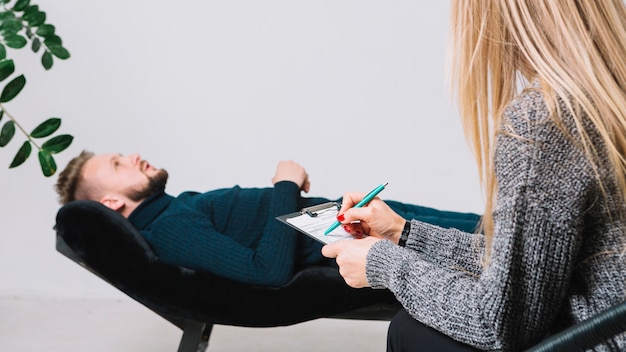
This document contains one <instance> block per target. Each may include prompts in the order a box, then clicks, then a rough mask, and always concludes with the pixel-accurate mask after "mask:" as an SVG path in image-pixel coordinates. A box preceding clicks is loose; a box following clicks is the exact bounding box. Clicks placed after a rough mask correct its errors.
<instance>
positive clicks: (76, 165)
mask: <svg viewBox="0 0 626 352" xmlns="http://www.w3.org/2000/svg"><path fill="white" fill-rule="evenodd" d="M93 156H94V153H92V152H89V151H86V150H83V151H82V152H81V153H80V155H78V156H77V157H74V158H73V159H72V160H70V162H69V163H68V164H67V166H66V167H65V169H64V170H63V171H61V173H60V174H59V178H58V179H57V183H56V184H55V185H54V189H55V191H56V192H57V194H58V195H59V203H61V204H67V203H69V202H71V201H73V200H76V195H77V193H78V191H80V183H81V182H82V181H83V177H82V171H83V166H85V163H86V162H87V161H88V160H89V159H91V158H92V157H93Z"/></svg>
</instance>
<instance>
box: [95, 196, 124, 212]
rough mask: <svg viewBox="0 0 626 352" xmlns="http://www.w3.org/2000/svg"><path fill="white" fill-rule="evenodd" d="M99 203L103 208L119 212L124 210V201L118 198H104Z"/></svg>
mask: <svg viewBox="0 0 626 352" xmlns="http://www.w3.org/2000/svg"><path fill="white" fill-rule="evenodd" d="M100 203H102V204H104V205H105V206H107V207H109V208H111V209H113V210H115V211H117V212H119V211H120V210H121V209H122V208H124V205H125V204H124V200H123V199H120V198H118V197H104V198H102V199H101V200H100Z"/></svg>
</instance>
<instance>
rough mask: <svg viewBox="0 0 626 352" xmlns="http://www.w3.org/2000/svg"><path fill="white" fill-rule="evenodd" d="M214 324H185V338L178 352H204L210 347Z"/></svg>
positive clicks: (189, 322)
mask: <svg viewBox="0 0 626 352" xmlns="http://www.w3.org/2000/svg"><path fill="white" fill-rule="evenodd" d="M211 330H213V324H210V323H200V322H197V321H187V322H185V323H184V324H183V337H182V338H181V339H180V344H179V345H178V352H204V351H206V349H207V347H208V346H209V337H211Z"/></svg>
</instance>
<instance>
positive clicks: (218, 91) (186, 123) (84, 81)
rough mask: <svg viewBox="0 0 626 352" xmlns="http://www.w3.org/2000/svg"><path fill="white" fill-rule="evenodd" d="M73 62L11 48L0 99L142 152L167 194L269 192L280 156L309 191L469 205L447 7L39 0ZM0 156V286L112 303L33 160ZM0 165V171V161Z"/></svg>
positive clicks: (474, 206)
mask: <svg viewBox="0 0 626 352" xmlns="http://www.w3.org/2000/svg"><path fill="white" fill-rule="evenodd" d="M34 3H36V4H38V5H40V8H41V9H42V10H43V11H46V12H47V15H48V20H49V22H50V23H52V24H54V25H55V26H56V27H57V32H58V33H59V35H60V36H61V38H63V40H64V43H65V45H66V47H67V48H68V49H69V50H70V52H71V54H72V57H71V58H70V59H69V60H67V61H60V60H57V61H56V62H55V66H54V67H53V69H52V70H51V71H48V72H46V71H44V70H43V68H41V66H40V65H39V62H38V60H39V57H38V56H34V55H32V54H31V53H30V52H27V51H23V52H17V53H11V54H10V55H11V56H12V57H13V58H15V59H16V64H17V70H18V72H23V73H25V75H26V77H27V80H28V82H27V84H26V87H25V89H24V91H23V92H22V93H21V94H20V95H19V96H18V97H17V98H16V99H15V101H12V102H10V103H9V104H7V105H6V108H7V109H9V111H10V112H11V113H12V114H14V115H15V116H16V117H18V118H19V119H20V121H21V122H22V123H23V124H24V125H25V127H26V129H28V130H30V129H32V128H33V127H34V126H35V125H36V124H37V123H39V122H41V121H43V120H44V119H45V118H47V117H51V116H58V117H61V118H62V119H63V125H62V127H61V131H62V132H64V133H71V134H73V135H74V136H75V140H74V143H73V144H72V146H71V147H70V148H69V149H68V150H67V151H65V152H63V153H61V154H60V155H59V156H58V157H57V162H58V164H59V167H60V168H62V167H64V166H65V165H66V163H67V161H68V160H69V159H70V158H71V157H72V156H74V155H76V154H77V153H79V152H80V150H82V149H89V150H92V151H94V152H97V153H100V152H121V153H131V152H135V151H138V152H140V153H142V155H143V157H144V158H146V159H147V160H149V161H151V162H152V164H154V165H156V166H161V167H165V168H167V169H168V171H169V172H170V183H169V186H168V190H169V192H170V193H172V194H178V193H179V192H181V191H184V190H197V191H205V190H209V189H214V188H218V187H230V186H232V185H235V184H239V185H241V186H243V187H264V186H270V185H271V182H270V180H271V177H272V175H273V172H274V167H275V165H276V163H277V162H278V161H279V160H282V159H294V160H296V161H298V162H300V163H301V164H303V165H304V166H305V167H306V168H307V170H308V172H309V174H310V175H311V182H312V190H311V194H312V195H315V196H326V197H338V196H340V195H341V194H342V193H343V192H344V191H368V190H369V189H371V188H372V187H374V186H375V185H377V184H379V183H381V182H385V181H387V182H389V187H388V188H387V189H386V190H385V191H384V192H383V193H382V194H381V197H383V198H386V199H395V200H401V201H406V202H414V203H419V204H423V205H428V206H432V207H437V208H443V209H449V210H459V211H474V212H480V211H481V209H482V206H483V205H482V204H483V202H482V198H481V193H480V190H479V185H478V181H477V175H476V169H475V167H474V164H473V161H472V158H471V156H470V153H469V150H468V147H467V146H466V143H465V141H464V140H463V137H462V132H461V128H460V123H459V120H458V117H457V114H456V109H455V107H454V105H453V102H452V100H451V95H450V93H449V90H448V88H447V85H446V83H445V82H446V77H445V74H444V67H445V62H444V60H445V48H446V40H447V25H448V14H447V11H448V3H447V2H445V1H413V0H396V1H365V0H339V1H337V0H333V1H321V0H316V1H294V0H273V1H267V0H263V1H260V0H229V1H209V0H188V1H179V2H172V1H162V0H156V1H155V0H153V1H138V0H134V1H126V2H119V3H115V4H112V3H110V2H105V1H94V0H84V1H70V0H38V1H35V2H34ZM16 138H17V140H16V141H13V142H12V143H11V144H9V146H8V147H6V148H4V149H0V177H1V178H0V197H1V198H0V199H1V200H0V207H1V211H0V222H1V227H0V229H1V230H0V239H1V240H0V241H1V242H0V293H9V294H11V293H15V292H18V293H22V292H26V293H34V294H45V295H63V296H83V295H97V296H115V295H118V294H119V293H118V292H117V291H116V290H115V289H113V288H111V287H109V286H108V285H107V284H104V283H103V282H102V281H101V280H100V279H97V278H96V277H95V276H93V275H92V274H89V273H87V271H86V270H84V269H82V268H80V267H79V266H78V265H76V264H74V263H73V262H71V261H69V260H68V259H66V258H65V257H63V256H62V255H60V254H59V253H57V252H56V250H55V248H54V238H55V234H54V231H53V229H52V227H53V225H54V217H55V214H56V211H57V209H58V204H57V203H56V194H55V193H54V191H53V189H52V185H53V184H54V181H55V180H56V175H55V176H53V177H51V178H44V177H43V176H42V175H41V172H40V171H39V166H38V162H37V159H36V156H31V159H30V160H28V161H27V163H26V164H25V165H23V166H21V167H19V168H17V169H12V170H8V169H6V167H8V165H9V163H10V161H11V159H12V158H13V155H14V154H15V151H16V150H17V148H18V147H19V145H20V144H21V136H19V138H18V137H16ZM3 165H5V166H3Z"/></svg>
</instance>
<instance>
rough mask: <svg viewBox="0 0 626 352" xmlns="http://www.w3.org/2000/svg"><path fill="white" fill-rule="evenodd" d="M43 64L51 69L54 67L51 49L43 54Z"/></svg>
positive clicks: (47, 68)
mask: <svg viewBox="0 0 626 352" xmlns="http://www.w3.org/2000/svg"><path fill="white" fill-rule="evenodd" d="M41 65H42V66H43V68H45V69H46V70H49V69H51V68H52V54H50V52H49V51H46V52H44V53H43V55H42V56H41Z"/></svg>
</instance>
